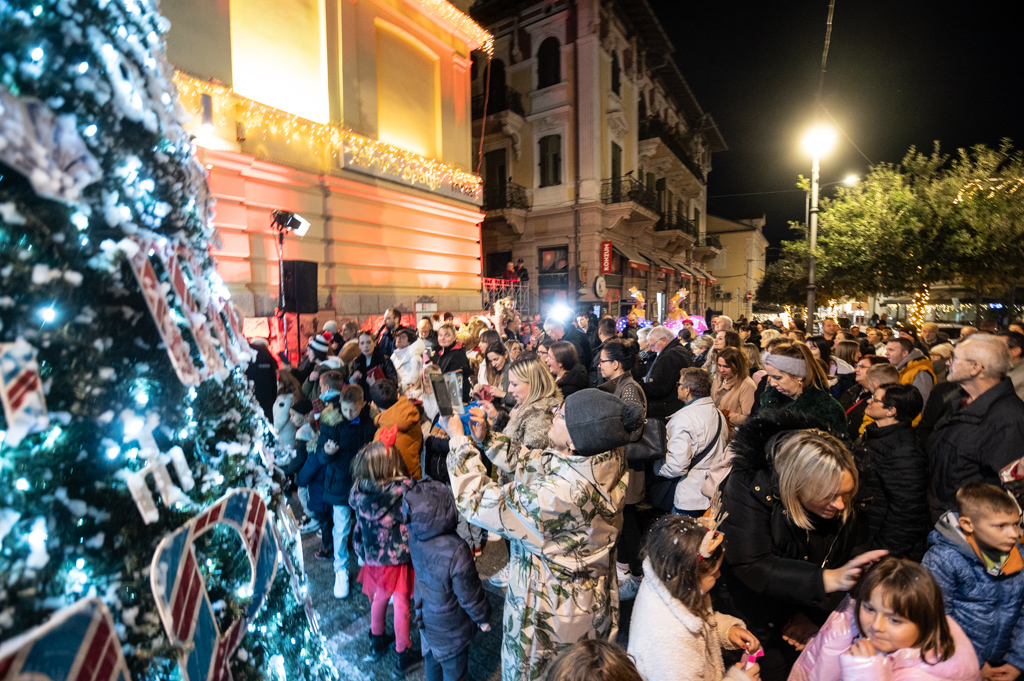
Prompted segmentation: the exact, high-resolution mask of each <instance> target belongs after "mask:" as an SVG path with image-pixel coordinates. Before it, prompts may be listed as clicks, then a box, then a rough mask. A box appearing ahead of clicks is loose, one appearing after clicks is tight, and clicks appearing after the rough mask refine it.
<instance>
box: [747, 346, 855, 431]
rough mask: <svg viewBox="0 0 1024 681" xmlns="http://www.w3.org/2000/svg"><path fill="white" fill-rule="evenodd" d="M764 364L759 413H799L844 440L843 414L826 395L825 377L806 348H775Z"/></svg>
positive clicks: (826, 377) (826, 384)
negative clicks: (765, 380) (764, 385)
mask: <svg viewBox="0 0 1024 681" xmlns="http://www.w3.org/2000/svg"><path fill="white" fill-rule="evenodd" d="M764 364H765V372H766V373H767V376H768V389H767V390H765V391H764V394H763V395H761V411H766V410H768V409H786V410H789V411H797V412H801V413H804V414H807V415H808V416H811V417H813V418H815V419H817V420H818V421H821V423H822V424H824V425H825V426H826V427H827V429H828V430H829V432H831V433H832V434H833V435H835V436H837V437H841V438H845V437H846V433H847V422H846V412H845V411H844V410H843V408H842V407H841V406H840V405H839V402H837V401H836V399H835V398H834V397H832V393H830V392H829V384H828V376H826V375H825V370H824V369H823V368H822V365H821V363H820V362H819V361H818V359H817V358H816V357H815V356H814V355H812V354H811V351H810V349H809V348H808V347H807V346H806V345H804V344H803V343H794V344H792V345H785V344H782V345H777V346H775V348H774V349H773V350H772V351H771V352H770V353H768V354H767V355H766V356H765V358H764Z"/></svg>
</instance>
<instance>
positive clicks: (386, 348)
mask: <svg viewBox="0 0 1024 681" xmlns="http://www.w3.org/2000/svg"><path fill="white" fill-rule="evenodd" d="M404 328H405V327H404V326H402V325H401V324H397V325H396V326H395V328H394V330H393V331H392V330H390V329H388V327H386V326H382V327H380V328H379V329H377V348H378V349H379V350H380V351H381V352H383V353H384V356H385V357H391V355H392V354H393V353H394V352H395V335H396V334H397V333H398V331H399V329H404ZM414 331H415V329H414Z"/></svg>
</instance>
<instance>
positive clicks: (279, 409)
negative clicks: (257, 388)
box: [273, 393, 296, 449]
mask: <svg viewBox="0 0 1024 681" xmlns="http://www.w3.org/2000/svg"><path fill="white" fill-rule="evenodd" d="M293 404H295V395H293V394H291V393H282V394H280V395H278V396H277V399H275V400H274V407H273V412H274V430H276V431H277V443H278V445H279V446H280V447H281V448H282V449H291V448H292V447H294V446H295V430H296V428H295V424H294V423H292V414H291V410H292V405H293Z"/></svg>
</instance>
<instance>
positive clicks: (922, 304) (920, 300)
mask: <svg viewBox="0 0 1024 681" xmlns="http://www.w3.org/2000/svg"><path fill="white" fill-rule="evenodd" d="M922 288H923V289H924V290H923V291H918V292H917V293H915V294H914V302H913V303H911V304H910V309H909V310H907V317H908V318H909V319H910V323H911V324H913V325H914V326H915V327H916V328H918V329H920V328H921V325H922V324H924V317H925V314H926V313H927V312H928V297H929V295H930V293H929V291H928V284H925V285H924V286H923V287H922Z"/></svg>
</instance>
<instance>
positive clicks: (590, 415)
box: [565, 388, 644, 456]
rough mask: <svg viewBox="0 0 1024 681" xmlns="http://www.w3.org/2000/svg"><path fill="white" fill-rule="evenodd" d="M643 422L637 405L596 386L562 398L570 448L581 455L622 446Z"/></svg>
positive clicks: (595, 453)
mask: <svg viewBox="0 0 1024 681" xmlns="http://www.w3.org/2000/svg"><path fill="white" fill-rule="evenodd" d="M643 425H644V415H643V409H642V408H641V407H640V406H639V405H636V404H627V403H626V402H623V401H622V400H620V399H619V398H618V397H616V396H615V395H612V394H611V393H606V392H604V391H603V390H598V389H597V388H588V389H586V390H580V391H579V392H576V393H573V394H572V395H570V396H569V397H568V398H567V399H566V400H565V426H566V428H568V430H569V437H571V438H572V445H573V449H575V450H576V453H578V454H580V455H582V456H595V455H597V454H600V453H602V452H607V451H609V450H611V449H615V448H616V447H624V446H625V445H626V444H628V443H629V441H630V435H631V434H632V433H635V432H636V430H637V429H638V428H641V427H642V426H643Z"/></svg>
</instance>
